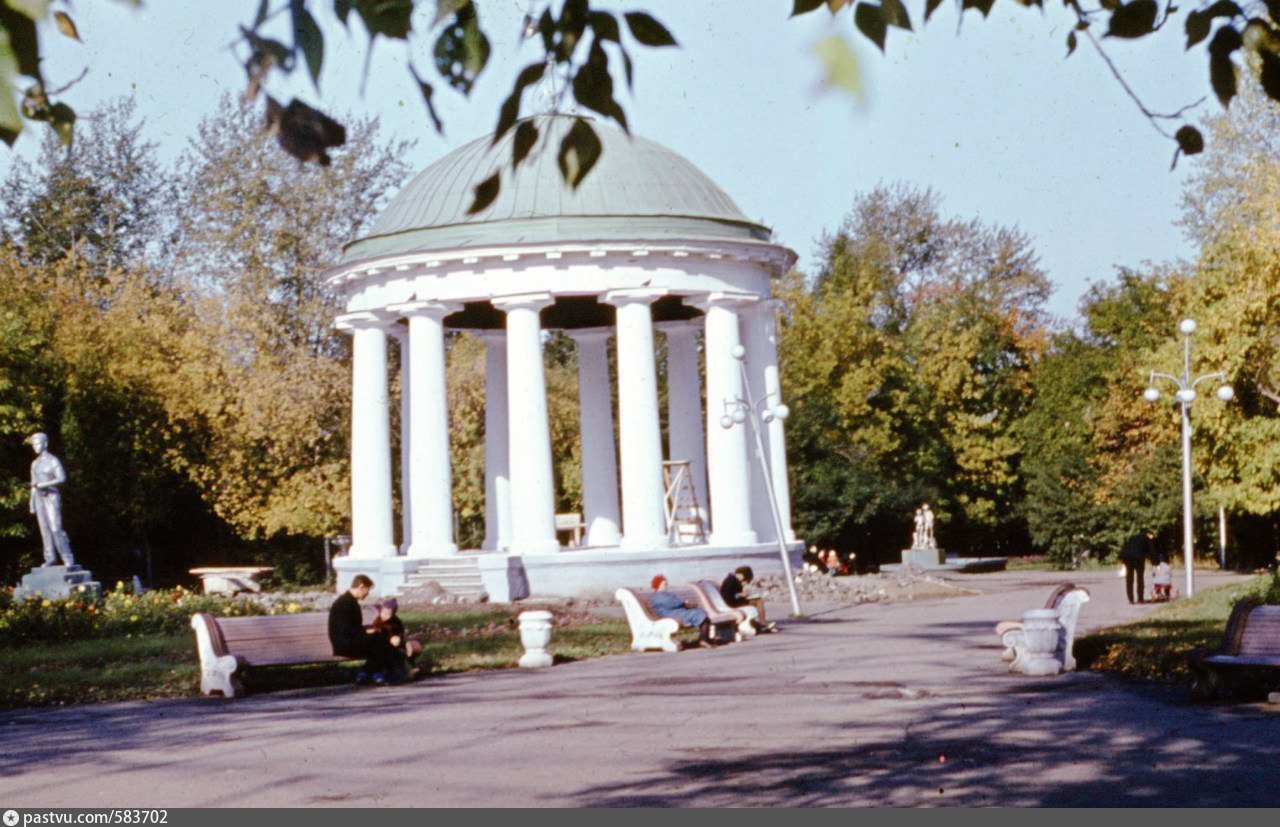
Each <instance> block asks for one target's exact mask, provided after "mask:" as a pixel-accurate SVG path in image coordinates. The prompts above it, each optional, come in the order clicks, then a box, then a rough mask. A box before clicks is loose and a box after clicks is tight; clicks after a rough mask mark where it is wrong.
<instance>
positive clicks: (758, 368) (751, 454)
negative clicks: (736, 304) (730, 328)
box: [738, 304, 778, 543]
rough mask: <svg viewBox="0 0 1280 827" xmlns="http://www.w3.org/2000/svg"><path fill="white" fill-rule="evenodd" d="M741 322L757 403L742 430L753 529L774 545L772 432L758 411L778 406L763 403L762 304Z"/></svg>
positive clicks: (750, 389)
mask: <svg viewBox="0 0 1280 827" xmlns="http://www.w3.org/2000/svg"><path fill="white" fill-rule="evenodd" d="M738 320H739V323H740V325H741V330H740V334H741V336H742V344H743V347H745V348H746V358H745V360H744V362H743V364H744V365H745V367H746V369H747V391H748V394H749V395H750V397H751V401H753V402H756V403H758V404H757V405H756V406H755V408H754V410H755V411H756V412H757V413H756V414H755V415H754V417H753V421H752V422H744V423H743V427H744V428H747V429H748V430H747V456H748V458H749V459H750V465H751V526H752V528H754V529H755V532H756V537H757V538H758V539H759V540H760V542H762V543H774V542H777V540H778V529H777V527H776V526H775V525H774V522H773V506H771V505H770V504H769V489H768V487H767V486H766V485H765V469H766V467H767V465H768V462H769V459H770V453H769V432H768V430H767V429H766V426H765V423H764V422H762V421H761V420H760V416H759V413H758V412H759V411H760V410H762V409H763V408H764V406H766V405H773V404H775V400H773V399H768V400H766V401H761V400H762V398H763V397H764V395H765V394H766V393H767V390H766V389H765V378H764V368H765V362H766V358H765V351H766V350H767V349H768V348H767V347H766V345H765V341H764V337H765V332H764V316H763V315H762V313H761V308H760V304H755V305H752V306H751V307H746V308H743V309H742V311H741V312H740V313H739V314H738ZM748 394H744V396H746V395H748ZM753 428H759V429H760V442H759V443H757V442H756V438H755V434H753V433H752V431H751V429H753ZM761 445H763V446H764V456H760V446H761ZM770 482H772V480H770Z"/></svg>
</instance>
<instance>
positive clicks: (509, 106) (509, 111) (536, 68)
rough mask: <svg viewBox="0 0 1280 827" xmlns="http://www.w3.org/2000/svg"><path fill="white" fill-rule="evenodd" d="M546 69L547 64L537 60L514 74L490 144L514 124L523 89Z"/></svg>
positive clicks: (517, 115)
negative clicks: (514, 77) (509, 92)
mask: <svg viewBox="0 0 1280 827" xmlns="http://www.w3.org/2000/svg"><path fill="white" fill-rule="evenodd" d="M546 70H547V64H546V63H544V62H542V61H538V62H537V63H530V64H529V65H528V66H526V67H524V68H523V69H521V70H520V74H519V75H516V83H515V86H513V87H512V89H511V94H510V95H508V96H507V99H506V100H505V101H503V102H502V108H501V109H499V110H498V127H497V129H496V130H494V133H493V141H492V143H490V146H493V145H494V144H496V143H498V141H499V140H501V138H502V136H503V135H505V134H507V130H509V129H510V128H511V127H513V126H515V123H516V120H517V119H518V118H519V117H520V99H521V97H522V96H523V95H524V90H525V89H526V88H528V87H529V85H530V84H533V83H537V82H538V81H539V80H540V79H541V78H542V75H543V73H544V72H545V71H546Z"/></svg>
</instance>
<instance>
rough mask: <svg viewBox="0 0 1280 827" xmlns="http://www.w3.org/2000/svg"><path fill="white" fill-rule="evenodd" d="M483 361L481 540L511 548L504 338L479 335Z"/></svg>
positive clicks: (491, 545) (491, 546) (485, 546)
mask: <svg viewBox="0 0 1280 827" xmlns="http://www.w3.org/2000/svg"><path fill="white" fill-rule="evenodd" d="M481 338H483V339H484V344H485V363H484V542H483V543H482V544H481V546H480V547H481V548H483V549H485V550H487V551H507V550H508V549H509V548H510V547H511V463H510V449H511V445H510V437H509V436H508V428H507V337H506V335H505V334H503V333H502V332H501V331H492V332H489V333H484V334H482V335H481Z"/></svg>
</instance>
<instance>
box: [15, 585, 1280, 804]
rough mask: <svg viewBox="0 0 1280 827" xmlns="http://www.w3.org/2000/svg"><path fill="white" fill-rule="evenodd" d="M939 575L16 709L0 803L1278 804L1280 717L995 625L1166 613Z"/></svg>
mask: <svg viewBox="0 0 1280 827" xmlns="http://www.w3.org/2000/svg"><path fill="white" fill-rule="evenodd" d="M946 579H947V580H949V581H951V582H954V583H956V584H959V585H963V586H966V587H968V588H970V589H975V590H978V591H979V592H980V593H979V594H968V593H966V594H962V595H958V596H955V597H947V598H942V599H929V600H914V601H895V602H891V603H866V604H862V605H857V606H844V607H834V606H811V607H806V610H807V611H809V613H810V614H809V617H808V618H807V619H804V620H790V619H787V618H786V617H785V614H786V609H787V607H786V606H785V605H778V606H771V607H770V608H771V613H770V617H771V618H776V619H779V621H780V626H781V627H782V630H781V632H780V633H779V634H776V635H762V636H760V637H758V638H756V639H754V640H750V641H745V642H743V643H737V644H728V645H725V646H721V647H718V648H716V649H711V650H705V649H690V650H686V651H682V652H679V653H674V654H669V653H660V652H654V653H643V654H639V653H630V654H625V655H617V656H610V657H604V658H595V659H592V660H587V661H579V662H574V663H566V664H561V665H557V666H554V667H551V668H546V669H516V670H505V671H501V672H476V673H467V674H459V675H449V676H441V677H437V678H431V679H428V680H424V681H420V682H418V683H414V684H411V685H408V686H401V687H392V688H373V687H368V688H365V687H355V686H351V687H325V688H316V689H305V690H292V691H286V692H275V693H270V694H262V695H257V696H249V697H246V698H242V699H236V700H224V699H221V698H199V697H193V698H190V699H171V700H162V701H154V702H131V703H116V704H101V705H86V706H79V707H62V708H47V709H27V710H16V711H9V712H4V713H0V738H2V739H3V741H2V742H0V743H2V746H0V806H4V807H26V808H35V807H165V808H177V807H328V806H351V807H392V806H395V807H403V806H415V807H418V806H432V807H635V806H663V807H666V806H676V807H725V806H746V807H755V806H761V807H764V806H787V807H859V806H901V807H924V806H1014V807H1024V806H1025V807H1030V806H1055V807H1062V806H1072V807H1091V806H1162V807H1181V806H1210V807H1224V806H1233V807H1242V806H1276V805H1277V804H1280V785H1277V770H1278V769H1280V755H1277V753H1278V752H1280V706H1277V705H1269V704H1266V703H1257V704H1241V703H1236V702H1221V703H1217V704H1210V705H1203V704H1193V703H1191V702H1189V701H1188V699H1187V698H1186V696H1185V693H1184V692H1180V691H1175V690H1172V689H1167V688H1161V687H1153V686H1151V685H1148V684H1136V683H1129V682H1126V681H1122V680H1118V679H1115V678H1112V677H1108V676H1105V675H1099V674H1091V673H1072V674H1064V675H1059V676H1056V677H1046V678H1030V677H1026V676H1022V675H1012V674H1009V672H1008V671H1007V666H1006V664H1004V663H1003V662H1002V661H1001V660H1000V652H1001V646H1000V643H999V640H998V639H997V638H996V636H995V634H994V632H993V625H994V624H995V623H996V622H997V621H999V620H1006V619H1016V618H1017V617H1018V616H1019V615H1020V614H1021V612H1022V611H1023V610H1026V609H1032V608H1040V607H1042V605H1043V603H1044V601H1045V599H1046V598H1047V597H1048V595H1049V592H1050V591H1051V590H1052V589H1053V587H1054V586H1055V585H1057V584H1058V583H1060V582H1063V581H1064V580H1068V579H1070V580H1073V581H1074V582H1076V583H1078V584H1081V585H1084V586H1086V587H1087V588H1089V589H1090V591H1091V593H1092V595H1093V599H1092V600H1091V601H1090V602H1089V603H1088V604H1086V605H1085V606H1084V607H1083V609H1082V611H1081V613H1080V631H1081V633H1083V632H1085V631H1089V630H1093V629H1098V628H1102V627H1106V626H1111V625H1115V624H1118V623H1122V622H1125V621H1128V620H1131V619H1134V618H1138V617H1141V616H1142V615H1144V614H1145V613H1147V612H1149V611H1151V610H1152V606H1150V605H1149V604H1148V605H1129V604H1128V603H1127V601H1126V600H1125V598H1124V594H1123V592H1124V584H1123V581H1122V580H1119V579H1117V578H1116V577H1115V576H1114V574H1113V573H1111V572H1105V571H1098V572H1089V573H1079V572H1076V573H1070V574H1065V573H1064V574H1058V573H1052V572H998V573H990V574H980V575H958V574H957V575H948V576H947V578H946ZM1244 579H1245V578H1243V577H1240V576H1237V575H1233V574H1228V573H1220V572H1211V571H1205V572H1198V573H1197V588H1198V589H1201V590H1203V589H1206V588H1213V587H1218V586H1224V587H1229V586H1230V585H1232V584H1234V583H1237V582H1242V581H1243V580H1244ZM1177 582H1178V583H1181V580H1180V579H1179V580H1177Z"/></svg>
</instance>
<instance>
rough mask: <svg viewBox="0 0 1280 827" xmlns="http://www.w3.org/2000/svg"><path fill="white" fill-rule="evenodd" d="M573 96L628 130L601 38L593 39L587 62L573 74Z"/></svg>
mask: <svg viewBox="0 0 1280 827" xmlns="http://www.w3.org/2000/svg"><path fill="white" fill-rule="evenodd" d="M573 97H574V100H576V101H577V102H578V103H580V104H582V105H583V106H585V107H587V108H588V109H594V110H595V111H597V112H599V113H600V114H601V115H604V116H605V117H608V118H613V119H614V120H615V121H617V122H618V124H619V125H620V126H621V127H622V128H623V130H627V129H628V127H627V116H626V113H624V112H623V111H622V107H621V106H619V105H618V102H617V101H616V100H614V98H613V76H612V75H610V74H609V57H608V56H607V55H606V54H605V52H604V48H603V47H602V46H601V45H600V41H599V40H593V41H592V43H591V50H590V52H589V53H588V57H587V62H586V63H584V64H583V65H582V66H580V67H579V68H578V71H577V72H576V73H575V74H574V76H573Z"/></svg>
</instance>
